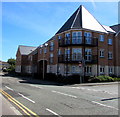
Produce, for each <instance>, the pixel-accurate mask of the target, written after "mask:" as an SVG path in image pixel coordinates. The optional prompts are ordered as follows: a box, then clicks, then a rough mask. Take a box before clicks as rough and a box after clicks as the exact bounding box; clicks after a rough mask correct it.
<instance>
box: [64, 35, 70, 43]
mask: <svg viewBox="0 0 120 117" xmlns="http://www.w3.org/2000/svg"><path fill="white" fill-rule="evenodd" d="M65 44H70V33H66V34H65Z"/></svg>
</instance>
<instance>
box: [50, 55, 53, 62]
mask: <svg viewBox="0 0 120 117" xmlns="http://www.w3.org/2000/svg"><path fill="white" fill-rule="evenodd" d="M50 63H53V53H51V54H50Z"/></svg>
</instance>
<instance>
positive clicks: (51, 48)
mask: <svg viewBox="0 0 120 117" xmlns="http://www.w3.org/2000/svg"><path fill="white" fill-rule="evenodd" d="M53 50H54V42H53V41H51V42H50V51H53Z"/></svg>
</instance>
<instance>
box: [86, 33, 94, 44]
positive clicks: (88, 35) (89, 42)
mask: <svg viewBox="0 0 120 117" xmlns="http://www.w3.org/2000/svg"><path fill="white" fill-rule="evenodd" d="M84 36H85V44H91V43H92V38H91V33H90V32H85V33H84Z"/></svg>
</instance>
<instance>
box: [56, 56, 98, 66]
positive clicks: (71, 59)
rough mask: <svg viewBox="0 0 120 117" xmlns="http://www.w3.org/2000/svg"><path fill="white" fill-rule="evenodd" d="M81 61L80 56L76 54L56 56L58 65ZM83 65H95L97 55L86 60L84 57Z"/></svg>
mask: <svg viewBox="0 0 120 117" xmlns="http://www.w3.org/2000/svg"><path fill="white" fill-rule="evenodd" d="M80 61H82V56H81V55H78V54H63V55H59V56H58V62H59V63H78V62H80ZM85 63H92V64H95V63H97V55H91V57H90V58H89V59H88V58H86V57H85Z"/></svg>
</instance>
